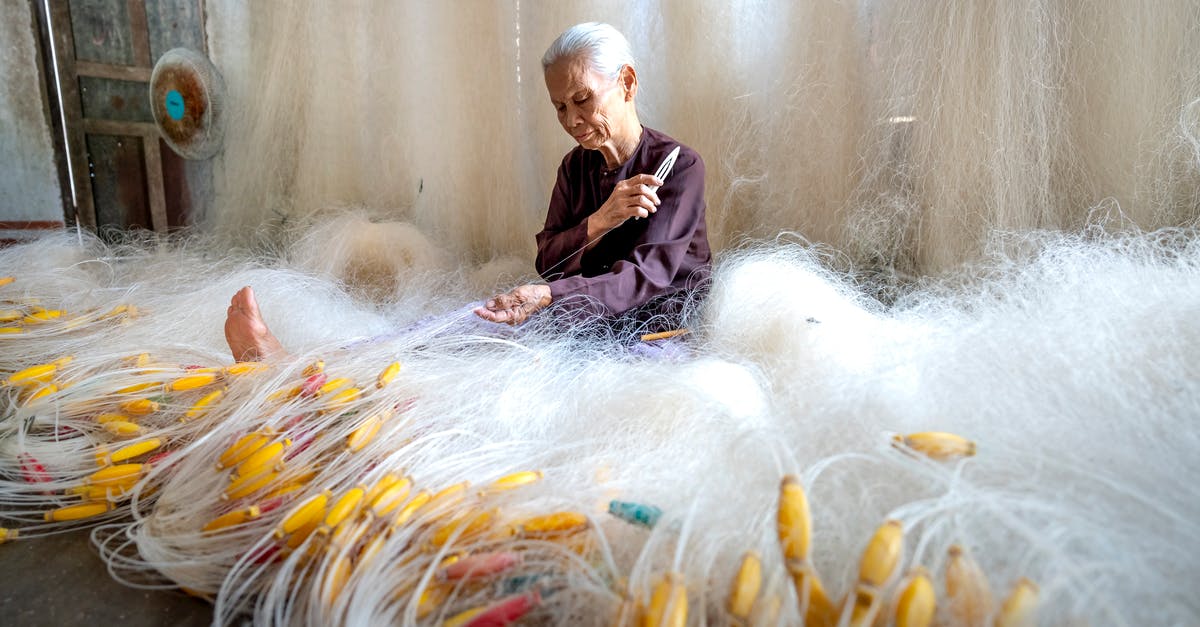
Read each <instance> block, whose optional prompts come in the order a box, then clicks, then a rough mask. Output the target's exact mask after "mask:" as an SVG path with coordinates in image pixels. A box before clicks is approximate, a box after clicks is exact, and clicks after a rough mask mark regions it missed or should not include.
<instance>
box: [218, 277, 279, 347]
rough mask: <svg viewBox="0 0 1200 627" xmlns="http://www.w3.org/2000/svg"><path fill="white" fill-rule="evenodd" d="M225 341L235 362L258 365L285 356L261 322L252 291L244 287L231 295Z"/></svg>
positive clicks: (277, 341)
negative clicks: (281, 355) (274, 357)
mask: <svg viewBox="0 0 1200 627" xmlns="http://www.w3.org/2000/svg"><path fill="white" fill-rule="evenodd" d="M225 341H226V342H229V350H230V351H232V352H233V359H234V360H235V361H259V360H261V359H266V358H267V357H272V356H277V355H280V354H282V353H283V352H284V350H283V345H282V344H280V343H279V340H277V339H275V336H274V335H272V334H271V330H270V329H268V328H267V323H266V322H263V319H262V314H261V313H259V311H258V303H257V302H256V301H255V300H254V290H252V289H250V288H249V287H243V288H242V289H240V290H238V292H237V294H234V295H233V300H231V301H230V302H229V311H228V313H227V315H226V317H225Z"/></svg>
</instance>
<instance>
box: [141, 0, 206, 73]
mask: <svg viewBox="0 0 1200 627" xmlns="http://www.w3.org/2000/svg"><path fill="white" fill-rule="evenodd" d="M145 1H146V25H147V26H148V27H149V31H150V58H151V59H153V60H154V62H155V63H157V62H158V58H159V57H161V56H162V55H163V53H164V52H166V51H168V50H170V49H171V48H189V49H191V50H195V51H197V52H204V17H203V14H202V13H201V7H200V4H199V3H198V2H197V1H196V0H145Z"/></svg>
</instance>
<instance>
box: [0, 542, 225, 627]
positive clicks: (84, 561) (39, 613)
mask: <svg viewBox="0 0 1200 627" xmlns="http://www.w3.org/2000/svg"><path fill="white" fill-rule="evenodd" d="M211 622H212V606H211V605H209V604H208V603H207V602H205V601H201V600H200V599H196V598H193V597H189V596H187V595H185V594H183V593H180V592H168V591H157V590H154V591H147V590H137V589H134V588H129V587H126V586H123V585H121V584H119V583H117V582H116V581H115V580H114V579H113V578H112V577H110V576H109V574H108V572H107V570H106V566H105V564H104V562H103V561H101V560H100V557H99V556H98V555H97V553H96V551H95V549H93V548H92V545H91V543H90V542H89V540H88V532H87V531H86V530H82V531H74V532H71V533H64V534H59V535H54V536H50V537H45V538H33V539H25V538H22V539H19V540H16V541H14V542H8V543H6V544H4V545H0V624H3V625H6V626H10V627H15V626H18V625H21V626H24V625H30V626H33V625H38V626H40V625H61V626H64V627H73V626H76V625H79V626H82V625H88V626H92V625H119V626H120V627H150V626H159V625H172V626H180V627H192V626H197V625H208V624H209V623H211Z"/></svg>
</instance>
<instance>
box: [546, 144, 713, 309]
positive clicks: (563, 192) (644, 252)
mask: <svg viewBox="0 0 1200 627" xmlns="http://www.w3.org/2000/svg"><path fill="white" fill-rule="evenodd" d="M675 146H679V147H680V151H679V158H678V159H677V160H676V162H675V168H674V169H673V170H672V171H671V174H670V175H669V176H668V177H667V179H666V181H665V182H664V185H663V186H662V187H661V188H659V190H658V199H659V201H660V202H661V204H660V205H659V207H658V211H657V212H656V213H653V214H651V215H650V217H649V218H646V219H642V220H633V219H630V220H626V221H625V223H624V224H622V225H621V226H619V227H617V228H615V229H613V230H612V231H609V232H608V233H607V234H606V235H604V236H603V237H601V238H600V241H598V242H596V244H595V246H593V247H592V248H590V249H587V250H586V251H585V250H584V247H585V245H586V244H587V219H588V216H590V215H592V214H593V213H595V212H596V210H598V209H599V208H600V205H602V204H604V202H605V201H606V200H608V197H609V196H610V195H612V191H613V188H614V187H616V185H617V183H619V182H620V181H623V180H625V179H627V178H630V177H632V176H636V175H638V174H653V173H654V172H655V171H656V170H657V169H658V166H659V165H660V164H662V162H663V159H665V158H666V157H667V155H668V154H669V153H670V152H671V151H672V150H673V149H674V148H675ZM704 208H705V204H704V162H703V161H701V159H700V155H699V154H697V153H696V151H694V150H692V149H691V148H688V147H687V146H684V145H683V144H680V143H679V142H677V141H675V140H674V139H671V138H670V137H668V136H666V135H664V134H663V133H660V132H658V131H656V130H654V129H651V128H646V127H643V128H642V139H641V141H640V142H639V143H638V147H637V149H636V150H634V152H633V155H632V156H630V158H629V159H628V160H626V161H625V163H622V164H621V165H619V166H617V168H616V169H613V170H609V169H608V168H607V167H606V166H605V163H604V156H603V155H601V154H600V152H599V151H597V150H586V149H584V148H583V147H581V146H576V147H575V149H574V150H572V151H571V152H569V153H567V156H566V157H563V162H562V165H561V166H559V168H558V181H557V182H556V183H555V184H554V193H553V195H552V196H551V197H550V209H549V211H548V212H547V215H546V228H545V229H543V230H542V232H541V233H538V234H537V245H538V255H537V262H536V267H537V271H538V274H540V275H541V276H542V278H544V279H546V280H547V281H549V283H550V295H551V297H552V299H553V300H554V301H555V302H558V301H562V300H565V299H570V298H572V297H577V296H588V297H591V298H586V299H579V303H578V304H579V306H580V307H583V308H585V309H587V310H589V311H592V312H594V313H597V314H601V315H613V314H619V313H622V312H624V311H627V310H629V309H632V308H634V307H637V306H639V305H642V304H644V303H646V302H647V301H649V300H650V299H652V298H654V297H656V296H660V295H663V294H668V293H671V292H674V291H677V290H680V289H684V288H691V287H694V286H696V285H698V284H700V282H702V281H703V280H705V279H706V278H707V277H708V273H709V267H710V264H711V262H712V252H711V251H710V250H709V247H708V229H707V227H706V226H705V224H704Z"/></svg>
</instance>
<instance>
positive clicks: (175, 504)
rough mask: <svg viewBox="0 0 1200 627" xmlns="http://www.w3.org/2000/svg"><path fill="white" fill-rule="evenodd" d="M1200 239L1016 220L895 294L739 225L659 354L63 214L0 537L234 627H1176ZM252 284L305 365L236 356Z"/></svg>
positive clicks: (7, 292)
mask: <svg viewBox="0 0 1200 627" xmlns="http://www.w3.org/2000/svg"><path fill="white" fill-rule="evenodd" d="M1198 241H1200V239H1197V238H1196V237H1195V234H1194V233H1193V232H1192V231H1188V230H1170V231H1159V232H1154V233H1133V234H1126V235H1109V234H1103V233H1102V232H1101V231H1099V230H1092V231H1086V232H1085V233H1084V234H1082V235H1075V236H1064V235H1054V236H1051V235H1045V234H1026V235H1024V236H1021V237H1017V236H1009V237H1005V238H998V239H997V240H996V244H995V245H994V246H993V251H992V253H991V255H990V256H989V258H988V261H986V262H985V263H981V264H978V265H975V266H972V267H971V268H967V269H964V270H963V271H962V272H959V273H957V274H955V275H953V276H952V277H951V278H948V279H946V280H942V281H936V282H928V283H925V284H921V285H917V286H913V287H910V288H906V289H904V290H902V291H899V292H895V293H893V294H891V297H892V298H890V299H889V300H891V302H890V303H889V304H887V305H885V304H883V303H881V302H879V301H877V300H875V299H873V298H871V297H868V296H867V295H866V294H867V292H866V289H865V287H864V286H860V285H858V284H856V283H855V282H854V281H853V280H852V278H851V276H850V275H846V274H841V273H838V272H835V271H833V270H830V269H829V266H830V265H832V264H829V263H825V262H826V261H828V259H827V258H825V257H823V256H822V254H821V253H820V251H819V250H816V249H814V248H812V247H809V246H807V245H803V244H799V243H790V242H787V241H777V242H772V243H768V244H763V245H758V246H746V247H743V248H742V249H740V250H736V251H731V252H727V253H725V254H724V255H723V256H722V257H721V258H720V260H719V263H718V265H717V269H716V277H715V280H714V284H713V289H712V292H711V294H710V295H709V297H708V298H707V300H706V301H704V303H703V304H701V305H699V306H698V307H697V308H696V309H695V310H694V311H693V312H691V314H690V317H689V320H690V323H689V328H690V329H691V330H692V333H691V335H690V336H688V337H687V339H684V340H679V339H675V340H670V341H671V342H673V344H672V345H671V348H670V350H668V349H665V348H663V349H656V350H651V351H647V350H642V349H637V350H634V349H631V346H632V345H634V344H636V343H637V342H638V339H637V337H625V336H617V337H614V336H613V334H612V333H611V332H610V333H607V334H606V333H605V332H599V331H602V329H603V327H602V326H601V325H599V324H598V323H597V324H596V325H590V326H589V325H587V324H584V325H582V327H577V328H574V329H569V330H565V331H564V330H563V329H561V328H556V327H554V326H553V325H550V324H544V323H543V322H541V321H537V320H535V321H534V322H532V323H530V324H528V325H526V326H525V327H523V328H519V329H517V330H515V331H513V332H500V331H497V332H495V333H489V332H488V331H487V329H486V328H483V327H481V326H479V325H471V324H466V322H465V319H464V316H469V315H470V314H469V313H464V312H463V310H457V311H459V313H454V314H450V315H445V316H434V317H433V318H432V319H427V320H425V322H422V323H418V324H414V323H416V322H418V321H419V320H421V319H422V318H423V317H424V316H426V315H427V314H429V313H431V312H433V313H436V312H438V311H455V310H456V309H455V308H456V307H458V306H460V305H461V303H463V302H465V301H466V300H467V294H468V293H470V292H471V291H472V290H473V289H477V288H473V287H470V286H468V284H469V283H474V282H476V280H477V278H478V273H476V274H475V275H470V274H469V273H460V274H458V275H445V274H438V275H436V276H431V275H428V274H422V271H421V269H420V268H415V269H414V268H410V269H409V270H408V271H407V274H404V273H402V276H401V278H400V280H399V282H398V283H397V284H396V285H394V286H393V288H394V291H393V292H392V293H391V295H390V296H389V297H388V298H386V299H384V300H383V304H380V302H378V301H369V300H367V299H365V298H363V297H362V294H363V293H364V292H362V291H355V290H354V289H353V286H349V285H346V284H344V283H341V282H339V281H338V280H336V279H334V278H331V276H329V275H327V274H318V273H314V272H311V271H306V270H303V268H306V267H312V266H311V264H308V263H306V262H304V261H303V260H299V259H297V258H295V257H283V258H278V259H272V260H263V259H253V258H240V259H239V258H230V257H218V256H217V255H215V254H214V253H213V252H212V250H210V249H209V248H210V247H208V246H206V245H205V244H203V242H200V241H198V240H190V239H181V240H162V241H151V242H131V243H127V244H124V245H106V244H103V243H101V242H100V241H99V240H86V241H82V242H79V241H76V240H75V237H74V236H73V235H69V234H60V235H52V236H47V237H45V238H43V239H41V240H39V241H37V242H34V243H31V244H26V245H22V246H16V247H12V248H9V249H5V250H3V251H0V276H5V277H7V278H5V279H3V283H4V285H3V286H0V302H2V303H3V305H2V306H0V310H2V312H0V320H3V322H0V344H2V345H3V350H2V351H0V372H2V374H3V379H4V383H5V385H4V388H3V395H2V399H0V403H2V407H0V412H2V419H0V420H2V421H0V516H2V517H3V519H4V524H3V527H4V529H3V530H2V531H0V541H14V540H15V541H21V539H23V538H29V537H36V536H39V535H44V534H50V533H56V532H60V531H63V530H67V529H71V528H77V527H80V526H89V527H92V528H93V533H92V539H93V542H94V543H95V544H96V546H97V547H99V549H100V552H101V555H102V557H103V559H105V560H106V561H107V562H108V564H109V567H110V571H111V572H112V574H113V575H114V576H115V577H117V578H118V579H120V580H122V581H123V582H125V583H127V584H129V585H135V586H144V587H147V588H164V589H179V590H183V591H185V592H187V593H188V594H193V595H198V596H201V597H204V598H206V599H209V600H211V601H212V602H213V604H214V608H215V620H217V621H218V622H220V623H230V622H236V621H238V620H241V619H242V618H252V619H253V620H254V621H255V623H256V624H385V623H388V624H452V625H485V624H487V625H497V624H508V623H510V622H514V621H518V620H521V621H525V622H526V623H535V624H541V623H557V624H606V625H607V624H612V623H613V622H614V621H616V622H617V623H619V624H644V625H683V624H745V625H750V624H754V625H774V624H800V623H801V622H804V623H805V624H809V625H833V624H837V623H838V622H839V620H840V621H843V623H848V624H864V625H865V624H873V623H879V624H893V623H894V624H898V625H922V624H930V623H931V621H936V622H938V623H940V624H963V625H982V624H1003V625H1013V624H1033V622H1034V621H1035V620H1036V621H1041V622H1043V623H1052V624H1061V623H1076V622H1086V623H1089V624H1121V623H1127V624H1168V623H1185V622H1190V621H1194V620H1195V619H1196V618H1197V616H1200V610H1198V607H1197V602H1196V600H1195V598H1194V595H1193V594H1192V590H1191V584H1192V583H1194V582H1195V581H1197V580H1200V567H1198V566H1197V564H1196V562H1195V560H1193V559H1191V558H1190V556H1191V555H1195V554H1196V552H1197V549H1200V546H1198V541H1197V538H1200V529H1198V528H1197V527H1198V523H1197V521H1198V520H1200V498H1198V497H1200V494H1197V492H1198V490H1200V488H1197V483H1196V481H1195V477H1196V476H1197V470H1198V468H1197V466H1198V465H1200V462H1198V461H1197V458H1196V456H1195V455H1194V451H1195V450H1196V447H1197V444H1200V443H1198V442H1197V441H1196V439H1197V435H1196V431H1195V429H1192V428H1191V427H1190V423H1191V421H1193V420H1194V419H1195V417H1196V415H1197V409H1198V408H1200V376H1198V375H1200V372H1197V370H1198V368H1197V366H1196V360H1195V359H1194V356H1195V355H1196V354H1197V351H1198V350H1200V331H1198V330H1197V325H1196V324H1195V320H1194V317H1195V312H1196V311H1200V281H1197V280H1196V277H1197V269H1198V268H1197V267H1198V265H1200V245H1198V244H1197V242H1198ZM212 248H213V249H214V250H215V247H212ZM351 265H354V264H351ZM500 266H504V264H499V265H498V266H494V267H500ZM355 267H359V268H361V267H362V264H358V265H356V266H355ZM485 271H486V268H485ZM246 284H250V285H254V286H255V288H256V291H257V292H258V294H259V300H260V302H261V303H262V305H263V309H264V312H265V313H266V315H267V317H268V322H269V323H270V324H271V326H272V328H273V329H275V330H276V332H277V334H278V335H279V336H280V338H281V339H282V340H283V342H284V344H285V345H286V346H288V348H289V349H290V350H291V354H290V356H289V357H287V358H286V359H280V360H276V361H270V362H263V363H232V362H231V360H230V359H229V358H228V357H227V355H226V349H225V347H224V342H223V338H222V337H221V324H220V323H221V320H222V319H223V312H224V305H225V303H226V302H227V299H228V296H229V295H230V294H232V293H233V291H234V290H236V288H237V287H240V286H241V285H246ZM781 286H786V289H784V288H781ZM371 293H372V294H375V295H376V296H378V294H379V292H378V290H375V291H372V292H371ZM476 296H478V294H476ZM553 313H554V312H553V311H551V312H549V315H543V316H540V317H541V318H543V319H549V318H552V317H553ZM396 329H408V330H407V331H402V332H399V331H396ZM363 338H374V339H370V340H368V341H361V340H363ZM643 348H645V347H644V346H643ZM953 434H958V435H953ZM810 508H811V510H810ZM810 511H811V514H810ZM0 550H2V549H0Z"/></svg>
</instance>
